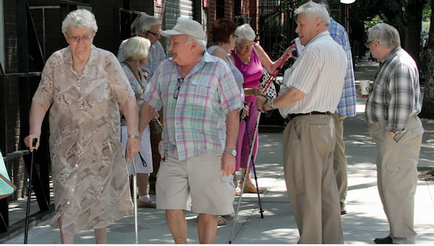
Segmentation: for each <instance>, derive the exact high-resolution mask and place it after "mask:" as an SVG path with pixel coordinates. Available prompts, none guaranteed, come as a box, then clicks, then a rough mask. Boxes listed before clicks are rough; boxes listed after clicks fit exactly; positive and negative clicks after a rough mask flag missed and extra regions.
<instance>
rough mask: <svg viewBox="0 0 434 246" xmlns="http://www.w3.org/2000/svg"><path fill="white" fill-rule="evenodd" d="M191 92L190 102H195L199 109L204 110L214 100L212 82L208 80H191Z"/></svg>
mask: <svg viewBox="0 0 434 246" xmlns="http://www.w3.org/2000/svg"><path fill="white" fill-rule="evenodd" d="M191 84H192V86H191V94H190V93H189V95H188V102H189V103H191V104H193V105H194V107H195V108H196V109H197V110H203V109H204V108H207V107H208V106H209V103H210V100H212V98H211V97H212V95H213V93H215V92H212V91H211V90H212V88H211V83H209V82H208V81H197V80H196V81H191Z"/></svg>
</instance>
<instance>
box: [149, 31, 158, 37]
mask: <svg viewBox="0 0 434 246" xmlns="http://www.w3.org/2000/svg"><path fill="white" fill-rule="evenodd" d="M146 32H147V33H150V34H153V35H154V36H155V37H156V36H158V35H160V32H157V33H155V32H151V31H146Z"/></svg>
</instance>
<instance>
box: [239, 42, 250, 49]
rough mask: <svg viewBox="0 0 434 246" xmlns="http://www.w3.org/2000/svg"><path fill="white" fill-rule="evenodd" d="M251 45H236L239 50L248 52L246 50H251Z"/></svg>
mask: <svg viewBox="0 0 434 246" xmlns="http://www.w3.org/2000/svg"><path fill="white" fill-rule="evenodd" d="M253 45H254V43H253V44H251V45H246V46H242V45H241V44H238V46H240V48H241V49H242V50H248V49H251V48H253Z"/></svg>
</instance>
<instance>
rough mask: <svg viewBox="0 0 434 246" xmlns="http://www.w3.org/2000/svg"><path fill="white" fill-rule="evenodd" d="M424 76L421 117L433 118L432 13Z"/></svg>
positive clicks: (433, 41) (433, 48) (433, 29)
mask: <svg viewBox="0 0 434 246" xmlns="http://www.w3.org/2000/svg"><path fill="white" fill-rule="evenodd" d="M431 13H434V3H433V2H432V1H431ZM426 64H427V65H426V78H425V86H424V90H423V94H424V97H423V105H422V112H421V113H420V114H419V116H420V117H422V118H429V119H434V15H433V14H431V25H430V27H429V38H428V47H427V53H426Z"/></svg>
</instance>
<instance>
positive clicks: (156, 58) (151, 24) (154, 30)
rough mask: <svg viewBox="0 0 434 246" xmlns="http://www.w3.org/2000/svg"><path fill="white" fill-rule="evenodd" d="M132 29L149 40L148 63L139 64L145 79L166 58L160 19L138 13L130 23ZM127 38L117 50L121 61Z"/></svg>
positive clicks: (148, 77)
mask: <svg viewBox="0 0 434 246" xmlns="http://www.w3.org/2000/svg"><path fill="white" fill-rule="evenodd" d="M131 27H132V29H134V32H135V33H136V35H137V36H142V37H144V38H147V39H149V41H151V48H150V49H149V57H148V64H145V65H143V66H141V68H142V69H143V70H144V71H145V72H146V73H147V75H146V76H145V78H146V79H150V78H151V77H152V75H154V72H155V69H157V67H158V66H159V65H160V64H161V63H162V62H163V61H164V60H165V59H166V54H165V52H164V49H163V46H162V45H161V43H160V41H158V40H159V39H160V38H161V35H160V32H161V20H159V19H158V18H156V17H154V16H151V15H147V14H144V13H143V14H140V15H139V16H138V17H137V18H136V19H135V20H134V22H133V23H132V24H131ZM127 41H128V39H125V40H124V41H122V43H121V44H120V46H119V50H118V56H117V57H118V60H119V62H123V61H124V60H125V57H124V55H123V49H124V47H125V44H126V43H127Z"/></svg>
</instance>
